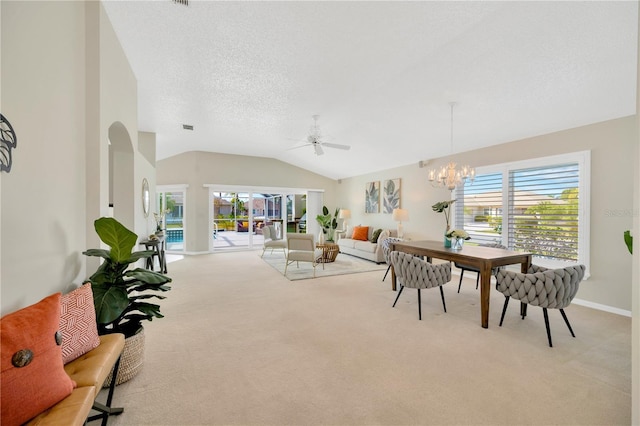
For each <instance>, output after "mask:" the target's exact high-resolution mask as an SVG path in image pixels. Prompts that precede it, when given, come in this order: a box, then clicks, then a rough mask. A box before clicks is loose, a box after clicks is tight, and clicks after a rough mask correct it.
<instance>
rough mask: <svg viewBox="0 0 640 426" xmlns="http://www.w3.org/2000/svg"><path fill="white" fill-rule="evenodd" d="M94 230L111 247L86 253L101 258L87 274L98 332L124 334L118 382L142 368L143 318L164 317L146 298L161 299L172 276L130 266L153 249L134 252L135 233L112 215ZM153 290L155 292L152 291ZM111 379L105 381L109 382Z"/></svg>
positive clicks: (98, 221) (150, 319)
mask: <svg viewBox="0 0 640 426" xmlns="http://www.w3.org/2000/svg"><path fill="white" fill-rule="evenodd" d="M94 227H95V230H96V233H97V234H98V236H99V237H100V239H101V240H102V242H103V243H105V244H106V245H108V246H109V247H110V249H109V250H105V249H89V250H87V251H85V252H83V254H84V255H86V256H97V257H101V258H103V259H104V261H103V262H102V264H101V265H100V266H99V267H98V269H97V270H96V272H95V273H94V274H93V275H91V277H89V282H90V283H91V290H92V291H93V302H94V306H95V310H96V322H97V326H98V334H109V333H123V334H124V336H125V349H124V352H123V355H122V361H121V366H120V372H119V374H118V382H117V383H116V384H120V383H123V382H125V381H126V380H129V379H130V378H132V377H133V376H135V374H137V373H138V371H139V370H140V368H141V367H142V359H143V354H144V327H143V325H142V321H152V320H153V318H163V315H162V314H161V313H160V306H159V305H157V304H154V303H150V302H149V299H152V298H156V299H164V298H165V297H164V296H162V295H160V294H158V293H159V292H166V291H169V290H170V289H171V287H169V286H167V285H166V284H167V283H169V282H171V278H169V277H167V276H166V275H163V274H161V273H159V272H154V271H149V270H147V269H143V268H134V269H131V268H130V267H129V266H130V265H131V264H133V263H136V262H137V261H138V260H140V259H147V258H149V257H151V256H153V254H154V252H153V251H152V250H142V251H136V252H133V251H132V250H133V247H134V246H135V245H136V243H137V239H138V237H137V235H136V234H135V233H133V232H132V231H130V230H129V229H127V228H126V227H125V226H124V225H122V224H121V223H120V222H118V221H117V220H115V219H113V218H107V217H102V218H100V219H97V220H96V221H95V222H94ZM154 292H155V293H154ZM109 382H110V380H107V382H106V384H108V383H109Z"/></svg>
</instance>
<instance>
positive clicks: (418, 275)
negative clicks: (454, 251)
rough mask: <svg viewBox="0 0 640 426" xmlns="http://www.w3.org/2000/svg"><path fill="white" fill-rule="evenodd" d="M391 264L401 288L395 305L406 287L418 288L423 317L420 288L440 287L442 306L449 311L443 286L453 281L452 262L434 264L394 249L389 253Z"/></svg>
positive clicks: (419, 316) (394, 303)
mask: <svg viewBox="0 0 640 426" xmlns="http://www.w3.org/2000/svg"><path fill="white" fill-rule="evenodd" d="M389 257H390V258H391V264H392V265H393V270H394V272H395V274H396V279H397V280H398V282H399V283H400V290H399V291H398V296H396V300H395V302H393V306H392V307H395V306H396V303H397V302H398V299H399V298H400V294H402V290H404V288H405V287H408V288H415V289H417V290H418V319H420V320H421V319H422V306H421V304H422V301H421V300H420V290H422V289H426V288H433V287H438V288H440V296H441V297H442V307H443V308H444V311H445V312H447V305H446V304H445V301H444V292H443V291H442V286H443V285H444V284H446V283H448V282H449V281H451V264H450V263H449V262H447V263H442V264H438V265H434V264H432V263H429V262H427V261H425V260H424V259H421V258H420V257H417V256H414V255H412V254H408V253H403V252H401V251H392V252H391V253H390V254H389Z"/></svg>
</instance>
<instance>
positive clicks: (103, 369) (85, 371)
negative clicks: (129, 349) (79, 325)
mask: <svg viewBox="0 0 640 426" xmlns="http://www.w3.org/2000/svg"><path fill="white" fill-rule="evenodd" d="M123 349H124V335H123V334H120V333H114V334H107V335H103V336H100V345H99V346H98V347H96V348H95V349H93V350H91V351H89V352H87V353H86V354H84V355H82V356H80V357H79V358H76V359H75V360H73V361H71V362H69V363H68V364H66V365H65V366H64V370H65V371H66V372H67V374H68V375H69V377H71V379H72V380H73V381H75V382H76V383H77V387H76V388H75V389H74V390H73V392H72V393H71V395H69V396H68V397H66V398H65V399H63V400H62V401H60V402H58V403H57V404H56V405H54V406H53V407H51V408H49V409H48V410H46V411H44V412H42V413H41V414H39V415H38V416H37V417H35V418H33V419H31V420H30V421H29V422H27V423H26V424H27V425H31V426H33V425H83V424H85V422H87V421H93V420H102V424H103V425H106V424H107V421H108V418H109V416H110V415H117V414H120V413H122V412H123V411H124V409H123V408H113V407H111V402H112V399H113V392H114V389H115V384H116V378H117V376H118V368H119V366H120V355H121V354H122V350H123ZM112 369H113V379H112V380H111V384H110V385H109V392H108V395H107V401H106V403H104V404H102V403H99V402H98V401H96V397H97V396H98V394H99V393H100V390H101V389H102V386H103V385H104V382H105V380H106V379H107V377H108V376H109V373H110V372H111V370H112ZM92 409H93V410H96V411H98V412H99V414H97V415H93V416H89V414H90V413H91V410H92Z"/></svg>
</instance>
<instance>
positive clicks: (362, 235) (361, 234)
mask: <svg viewBox="0 0 640 426" xmlns="http://www.w3.org/2000/svg"><path fill="white" fill-rule="evenodd" d="M351 239H353V240H360V241H368V240H369V227H368V226H356V227H355V228H353V235H352V236H351Z"/></svg>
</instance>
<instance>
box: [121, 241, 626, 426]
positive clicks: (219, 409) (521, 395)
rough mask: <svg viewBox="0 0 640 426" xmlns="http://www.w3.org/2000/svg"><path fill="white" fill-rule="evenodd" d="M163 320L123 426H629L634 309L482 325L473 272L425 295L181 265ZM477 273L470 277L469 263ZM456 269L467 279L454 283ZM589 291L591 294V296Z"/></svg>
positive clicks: (352, 280) (241, 266) (247, 261)
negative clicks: (444, 303)
mask: <svg viewBox="0 0 640 426" xmlns="http://www.w3.org/2000/svg"><path fill="white" fill-rule="evenodd" d="M169 272H170V275H171V276H172V277H173V278H174V283H173V290H172V291H171V292H170V293H168V294H167V296H168V298H167V299H166V300H164V301H162V305H163V308H162V312H163V313H164V314H165V316H166V317H165V318H163V319H157V320H154V321H153V322H151V323H148V325H147V326H146V341H147V347H146V361H145V365H144V367H143V369H142V372H141V373H140V374H139V375H138V376H137V377H135V378H134V379H132V380H131V381H129V382H127V383H124V384H122V385H120V386H118V387H117V389H116V394H115V403H116V404H118V405H121V406H124V407H125V412H124V413H123V414H122V415H120V416H118V417H114V418H112V419H111V420H110V422H109V423H110V425H421V424H425V425H427V424H431V425H525V424H537V425H583V424H585V425H586V424H592V425H628V424H630V422H631V379H630V375H631V344H630V341H631V339H630V334H631V320H630V318H625V317H621V316H617V315H613V314H608V313H604V312H600V311H595V310H592V309H588V308H585V307H581V306H577V305H572V306H569V307H568V308H567V309H566V312H567V315H568V317H569V319H570V321H571V323H572V326H573V328H574V331H575V333H576V335H577V338H572V337H571V335H570V334H569V332H568V330H567V329H566V326H565V325H564V323H563V321H562V317H561V316H560V314H559V312H556V311H550V321H551V331H552V333H553V339H554V348H549V347H548V345H547V338H546V333H545V329H544V322H543V318H542V312H541V310H540V309H536V308H533V307H530V309H529V316H528V317H527V319H526V320H524V321H523V320H521V319H520V318H519V316H518V305H517V304H515V303H514V304H512V305H513V306H510V307H509V308H510V309H509V311H508V313H507V317H506V319H505V324H504V325H503V327H498V321H499V318H500V312H501V308H502V301H503V300H504V299H503V297H502V295H500V294H499V293H497V292H496V291H493V292H492V293H493V295H492V300H491V310H490V318H489V320H490V323H489V326H490V327H489V329H482V328H481V327H480V323H479V322H480V312H479V305H478V298H479V297H478V292H477V291H476V290H475V277H473V276H472V277H469V279H468V280H466V279H465V283H463V286H462V291H461V293H460V294H457V293H456V290H457V281H454V282H451V283H449V284H447V285H446V286H445V295H446V298H447V311H448V312H447V313H446V314H445V313H443V311H442V304H441V301H440V294H439V292H438V291H437V290H426V291H424V292H423V298H422V303H423V309H422V314H423V320H422V321H418V312H417V305H416V303H417V297H416V294H415V291H414V292H411V291H409V290H407V291H405V292H404V293H403V294H402V296H401V298H400V301H399V302H398V305H396V307H395V308H391V305H392V303H393V299H394V298H395V293H394V292H392V291H391V289H390V282H389V279H387V281H386V282H385V283H382V282H381V279H382V275H383V274H384V271H375V272H365V273H359V274H350V275H337V276H331V277H325V278H317V279H314V280H303V281H289V280H287V279H286V278H284V277H283V276H282V274H280V273H279V272H278V271H276V270H275V269H274V268H272V267H271V266H269V265H267V264H266V262H264V261H263V260H261V259H260V256H259V254H256V252H245V253H239V252H236V253H224V254H215V255H203V256H193V257H186V258H185V259H183V260H180V261H177V262H173V263H170V264H169ZM471 275H473V274H471ZM454 280H457V277H456V278H454ZM578 294H579V293H578Z"/></svg>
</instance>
